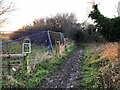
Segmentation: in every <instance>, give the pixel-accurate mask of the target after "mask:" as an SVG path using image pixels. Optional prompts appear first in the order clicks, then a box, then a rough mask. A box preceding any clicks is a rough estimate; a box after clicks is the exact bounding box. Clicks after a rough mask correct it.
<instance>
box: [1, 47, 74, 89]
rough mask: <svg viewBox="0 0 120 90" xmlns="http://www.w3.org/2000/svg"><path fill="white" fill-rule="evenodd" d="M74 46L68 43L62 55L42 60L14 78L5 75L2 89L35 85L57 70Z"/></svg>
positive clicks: (32, 86)
mask: <svg viewBox="0 0 120 90" xmlns="http://www.w3.org/2000/svg"><path fill="white" fill-rule="evenodd" d="M75 48H76V47H75V46H74V45H70V46H69V47H68V48H67V50H66V52H65V54H64V55H63V56H57V55H56V56H55V57H53V58H50V59H47V60H44V61H43V62H42V63H41V64H39V65H37V67H36V69H35V70H34V71H32V72H31V73H29V74H25V75H21V76H16V78H13V77H11V76H7V79H6V80H5V81H4V82H3V89H4V88H34V87H37V86H38V85H39V84H40V82H41V81H43V80H44V79H45V78H46V77H47V76H48V75H50V73H52V72H53V71H55V70H57V67H58V66H59V65H60V64H61V63H62V62H63V61H64V60H65V59H66V58H67V57H68V56H69V55H70V54H71V53H72V52H73V50H74V49H75ZM31 57H32V56H31Z"/></svg>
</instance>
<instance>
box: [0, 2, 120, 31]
mask: <svg viewBox="0 0 120 90" xmlns="http://www.w3.org/2000/svg"><path fill="white" fill-rule="evenodd" d="M6 1H7V0H6ZM9 1H10V0H9ZM11 1H13V2H14V8H15V9H16V10H15V11H13V12H11V13H10V14H9V15H6V16H7V18H8V21H7V23H6V24H5V25H4V26H3V27H0V31H15V30H17V29H19V28H21V27H22V26H23V25H27V24H30V23H32V21H33V20H34V19H37V18H45V17H51V16H54V15H56V14H57V13H75V14H76V17H77V19H78V22H80V23H82V22H84V21H85V20H86V19H87V16H88V12H90V10H91V5H92V4H91V3H90V2H92V1H93V0H11ZM118 1H120V0H95V2H96V3H99V2H100V4H99V10H100V12H101V13H102V14H104V15H105V16H107V17H110V18H112V17H114V15H115V16H117V12H116V11H117V10H116V7H115V6H117V3H118Z"/></svg>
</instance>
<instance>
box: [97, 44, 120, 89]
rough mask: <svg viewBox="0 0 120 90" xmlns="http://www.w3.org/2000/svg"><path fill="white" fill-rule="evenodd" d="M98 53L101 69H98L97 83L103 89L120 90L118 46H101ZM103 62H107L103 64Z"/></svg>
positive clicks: (119, 53) (119, 48)
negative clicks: (101, 48) (112, 89)
mask: <svg viewBox="0 0 120 90" xmlns="http://www.w3.org/2000/svg"><path fill="white" fill-rule="evenodd" d="M102 46H103V48H104V49H103V51H102V52H101V53H100V58H101V61H102V67H101V69H100V74H99V77H100V78H99V81H100V82H101V86H102V87H103V88H114V89H117V90H119V89H120V44H119V43H107V44H104V45H102ZM104 61H107V63H105V62H104Z"/></svg>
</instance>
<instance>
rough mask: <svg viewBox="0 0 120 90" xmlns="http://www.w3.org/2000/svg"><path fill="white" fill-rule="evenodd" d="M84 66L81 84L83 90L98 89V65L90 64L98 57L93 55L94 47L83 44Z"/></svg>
mask: <svg viewBox="0 0 120 90" xmlns="http://www.w3.org/2000/svg"><path fill="white" fill-rule="evenodd" d="M83 46H84V50H85V55H84V64H83V72H84V75H83V79H82V83H83V86H85V88H98V87H99V84H100V83H99V81H98V74H99V68H100V67H99V64H98V63H92V62H93V61H96V60H97V59H98V58H99V57H97V56H95V55H94V50H95V49H94V47H95V45H94V44H92V45H90V44H84V45H83Z"/></svg>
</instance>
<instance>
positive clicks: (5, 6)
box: [0, 0, 14, 25]
mask: <svg viewBox="0 0 120 90" xmlns="http://www.w3.org/2000/svg"><path fill="white" fill-rule="evenodd" d="M13 10H14V8H13V3H12V2H8V3H7V0H0V25H1V24H3V23H4V22H5V21H6V20H7V18H5V17H3V15H6V14H7V13H9V12H11V11H13Z"/></svg>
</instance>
